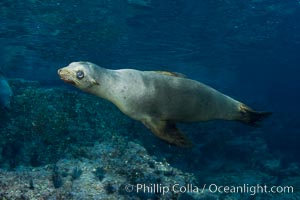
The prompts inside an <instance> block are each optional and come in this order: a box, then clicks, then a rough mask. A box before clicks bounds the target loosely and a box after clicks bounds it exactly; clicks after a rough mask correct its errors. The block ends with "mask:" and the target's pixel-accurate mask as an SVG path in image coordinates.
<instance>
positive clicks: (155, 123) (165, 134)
mask: <svg viewBox="0 0 300 200" xmlns="http://www.w3.org/2000/svg"><path fill="white" fill-rule="evenodd" d="M143 123H144V124H145V126H146V127H147V128H149V129H150V130H151V131H152V132H153V133H154V135H156V136H157V137H159V138H160V139H162V140H164V141H166V142H168V143H170V144H173V145H176V146H179V147H191V146H192V143H191V141H190V140H189V139H188V138H187V137H186V136H185V135H184V134H183V133H182V132H181V131H180V130H179V129H177V127H176V124H175V123H172V122H168V121H161V120H151V121H147V122H146V121H143Z"/></svg>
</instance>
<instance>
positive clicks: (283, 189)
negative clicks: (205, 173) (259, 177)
mask: <svg viewBox="0 0 300 200" xmlns="http://www.w3.org/2000/svg"><path fill="white" fill-rule="evenodd" d="M124 189H125V191H126V192H130V193H131V192H135V193H153V194H154V193H156V194H163V195H165V194H167V193H232V194H234V193H240V194H249V195H256V194H264V193H265V194H268V193H271V194H284V193H286V194H288V193H293V192H294V187H293V186H278V185H277V186H268V185H263V184H256V185H249V184H242V185H236V186H234V185H217V184H204V185H202V186H197V185H194V184H186V185H180V184H174V185H163V184H143V183H138V184H135V185H131V184H127V185H125V186H124Z"/></svg>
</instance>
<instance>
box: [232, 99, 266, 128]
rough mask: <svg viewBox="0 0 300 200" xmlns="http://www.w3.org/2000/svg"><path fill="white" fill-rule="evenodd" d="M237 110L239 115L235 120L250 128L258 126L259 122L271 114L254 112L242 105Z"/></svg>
mask: <svg viewBox="0 0 300 200" xmlns="http://www.w3.org/2000/svg"><path fill="white" fill-rule="evenodd" d="M239 110H240V115H239V117H238V119H237V120H238V121H241V122H242V123H245V124H248V125H250V126H258V125H259V122H260V121H262V120H263V119H264V118H266V117H268V116H270V115H271V114H272V113H271V112H258V111H254V110H253V109H251V108H250V107H248V106H246V105H244V104H241V105H240V106H239Z"/></svg>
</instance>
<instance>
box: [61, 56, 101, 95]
mask: <svg viewBox="0 0 300 200" xmlns="http://www.w3.org/2000/svg"><path fill="white" fill-rule="evenodd" d="M93 71H94V69H93V64H92V63H90V62H72V63H71V64H69V65H68V66H66V67H63V68H60V69H59V70H58V71H57V73H58V75H59V76H60V78H61V79H62V80H63V81H65V82H66V83H69V84H71V85H74V86H75V87H77V88H79V89H81V90H88V89H89V88H91V87H93V86H95V85H99V83H98V82H97V81H96V80H95V79H94V78H93V77H92V75H93V74H94V73H93Z"/></svg>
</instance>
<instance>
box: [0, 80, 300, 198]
mask: <svg viewBox="0 0 300 200" xmlns="http://www.w3.org/2000/svg"><path fill="white" fill-rule="evenodd" d="M9 82H10V85H11V87H12V89H13V91H14V96H13V99H12V107H11V110H10V111H8V112H4V111H2V112H1V116H0V118H1V124H0V168H1V169H0V199H78V200H79V199H179V200H184V199H210V200H211V199H215V200H217V199H224V200H225V199H226V200H229V199H231V200H234V199H246V200H248V199H297V198H299V197H300V194H299V189H298V187H299V185H300V182H299V180H300V169H299V164H298V163H296V162H291V161H290V160H288V159H287V157H286V156H285V155H283V154H281V153H280V152H278V153H270V151H269V149H268V145H267V144H266V142H265V140H264V138H263V131H264V130H263V129H252V128H248V129H247V128H245V127H244V126H239V125H237V124H236V123H229V122H228V123H222V122H209V123H202V124H193V125H189V126H183V127H182V128H183V130H185V131H187V132H189V133H190V134H189V137H190V138H192V139H193V141H195V142H194V143H195V147H194V148H192V149H180V148H177V147H172V146H169V145H167V144H165V143H164V142H162V141H160V140H158V139H157V138H156V137H154V136H152V135H151V133H150V132H149V131H148V130H147V129H146V128H145V127H143V126H142V125H141V124H140V123H138V122H136V121H133V120H131V119H129V118H128V117H126V116H125V115H123V114H122V113H120V112H119V111H118V109H116V108H115V107H114V106H113V105H112V104H110V103H109V102H106V101H104V100H101V99H100V98H97V97H94V96H92V95H89V94H85V93H82V92H80V91H77V90H72V88H71V87H65V88H64V87H61V88H52V87H49V86H47V87H46V86H42V85H40V84H39V83H38V82H34V81H25V80H22V79H14V80H10V81H9ZM199 132H201V133H203V134H202V135H199V134H198V133H199ZM236 132H246V133H247V134H239V135H237V134H236ZM258 184H259V185H267V186H268V187H269V186H280V187H284V186H292V187H293V192H291V191H289V193H288V192H287V191H285V193H283V192H281V193H280V194H279V192H278V193H270V192H269V193H264V192H257V193H255V194H253V192H252V193H251V191H250V189H249V188H250V187H251V186H257V185H258ZM241 185H242V186H243V187H246V188H248V191H247V192H232V191H231V192H226V191H215V188H216V187H217V186H231V187H235V186H236V187H237V186H241ZM174 187H175V188H174Z"/></svg>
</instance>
